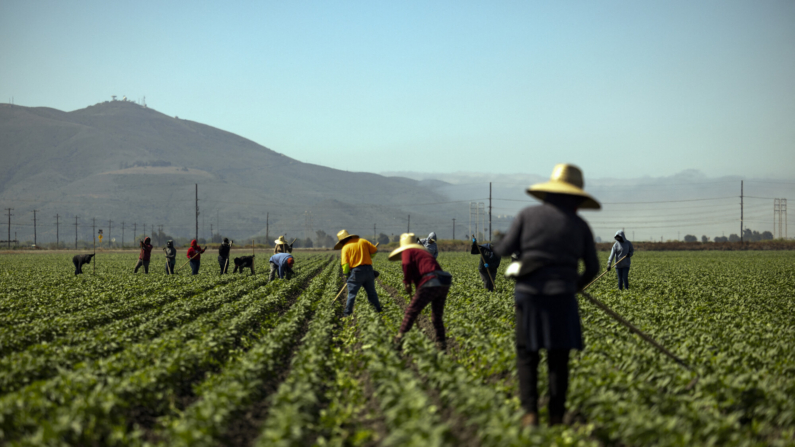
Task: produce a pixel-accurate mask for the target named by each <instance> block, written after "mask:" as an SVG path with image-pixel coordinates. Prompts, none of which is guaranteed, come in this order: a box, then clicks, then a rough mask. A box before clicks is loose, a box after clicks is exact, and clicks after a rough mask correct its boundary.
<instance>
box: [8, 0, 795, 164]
mask: <svg viewBox="0 0 795 447" xmlns="http://www.w3.org/2000/svg"><path fill="white" fill-rule="evenodd" d="M386 3H387V2H372V1H366V2H364V1H363V2H352V1H346V2H253V1H252V2H217V3H209V2H183V3H177V2H145V1H137V2H124V4H122V2H108V1H101V2H99V1H97V2H86V1H84V2H64V1H51V2H44V1H28V2H23V1H13V2H12V1H7V0H0V101H6V100H9V99H10V98H11V97H12V96H13V97H14V101H15V102H16V103H17V104H20V105H25V106H48V107H54V108H57V109H61V110H75V109H79V108H83V107H86V106H88V105H91V104H94V103H97V102H100V101H104V100H109V99H110V96H111V95H119V96H121V95H127V96H128V97H129V98H131V99H139V98H141V97H143V96H146V102H147V103H148V104H149V106H150V107H152V108H155V109H157V110H159V111H161V112H163V113H166V114H168V115H178V116H179V117H180V118H186V119H191V120H195V121H199V122H202V123H206V124H209V125H212V126H215V127H219V128H221V129H225V130H228V131H231V132H234V133H237V134H240V135H242V136H244V137H246V138H249V139H251V140H254V141H256V142H257V143H260V144H262V145H265V146H267V147H269V148H271V149H273V150H276V151H278V152H282V153H284V154H287V155H289V156H291V157H294V158H297V159H299V160H301V161H309V162H312V163H317V164H321V165H326V166H331V167H335V168H340V169H350V170H358V171H374V172H380V171H387V170H389V171H399V170H410V171H425V172H454V171H461V170H463V171H481V172H483V171H486V172H495V173H500V172H528V173H534V174H541V175H548V173H549V172H550V170H551V167H552V165H554V164H555V163H557V162H561V161H568V162H574V163H577V164H579V165H580V166H582V167H583V168H584V169H585V171H586V173H587V174H586V175H588V176H591V177H616V178H628V177H638V176H644V175H650V176H665V175H671V174H673V173H676V172H680V171H682V170H684V169H690V168H695V169H699V170H701V171H702V172H704V173H706V174H707V175H713V176H719V175H739V176H755V177H778V178H793V177H794V176H793V173H792V166H793V163H792V161H793V160H795V156H793V153H794V151H793V149H795V125H793V123H795V81H794V80H795V2H793V1H790V0H788V1H767V0H766V1H763V2H754V1H744V2H736V1H725V0H721V1H699V2H674V1H664V2H663V1H660V2H637V1H632V2H630V1H627V2H546V3H541V2H530V1H517V2H462V1H455V2H392V3H391V4H389V5H387V4H386Z"/></svg>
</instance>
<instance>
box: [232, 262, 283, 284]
mask: <svg viewBox="0 0 795 447" xmlns="http://www.w3.org/2000/svg"><path fill="white" fill-rule="evenodd" d="M270 265H271V271H270V274H268V281H273V280H274V279H276V277H277V276H279V266H278V265H276V263H275V262H271V263H270ZM251 269H252V270H251V271H252V273H253V272H254V267H251ZM241 271H243V269H241ZM293 275H295V272H293V269H291V268H290V267H285V268H284V278H282V279H286V280H287V281H289V280H291V279H293Z"/></svg>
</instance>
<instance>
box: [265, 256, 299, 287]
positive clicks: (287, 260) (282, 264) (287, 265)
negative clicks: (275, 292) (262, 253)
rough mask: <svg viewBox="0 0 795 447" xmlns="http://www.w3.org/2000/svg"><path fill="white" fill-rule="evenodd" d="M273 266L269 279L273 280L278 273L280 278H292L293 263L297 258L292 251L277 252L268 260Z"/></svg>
mask: <svg viewBox="0 0 795 447" xmlns="http://www.w3.org/2000/svg"><path fill="white" fill-rule="evenodd" d="M268 262H269V263H270V266H271V272H270V275H269V276H268V281H273V280H274V279H275V277H276V274H278V275H279V279H291V278H292V277H293V265H295V259H293V255H291V254H290V253H277V254H275V255H273V256H271V258H270V259H269V260H268Z"/></svg>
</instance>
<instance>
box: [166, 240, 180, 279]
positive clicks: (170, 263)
mask: <svg viewBox="0 0 795 447" xmlns="http://www.w3.org/2000/svg"><path fill="white" fill-rule="evenodd" d="M163 251H164V252H165V253H166V275H170V274H172V273H174V264H176V262H177V249H176V248H174V241H168V242H166V246H165V247H163Z"/></svg>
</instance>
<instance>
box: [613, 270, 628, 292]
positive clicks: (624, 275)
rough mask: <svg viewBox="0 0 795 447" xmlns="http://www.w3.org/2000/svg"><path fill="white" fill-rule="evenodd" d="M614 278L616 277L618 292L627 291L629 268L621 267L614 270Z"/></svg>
mask: <svg viewBox="0 0 795 447" xmlns="http://www.w3.org/2000/svg"><path fill="white" fill-rule="evenodd" d="M616 276H618V290H623V289H625V288H626V289H627V290H629V267H622V268H620V269H619V268H617V269H616Z"/></svg>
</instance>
